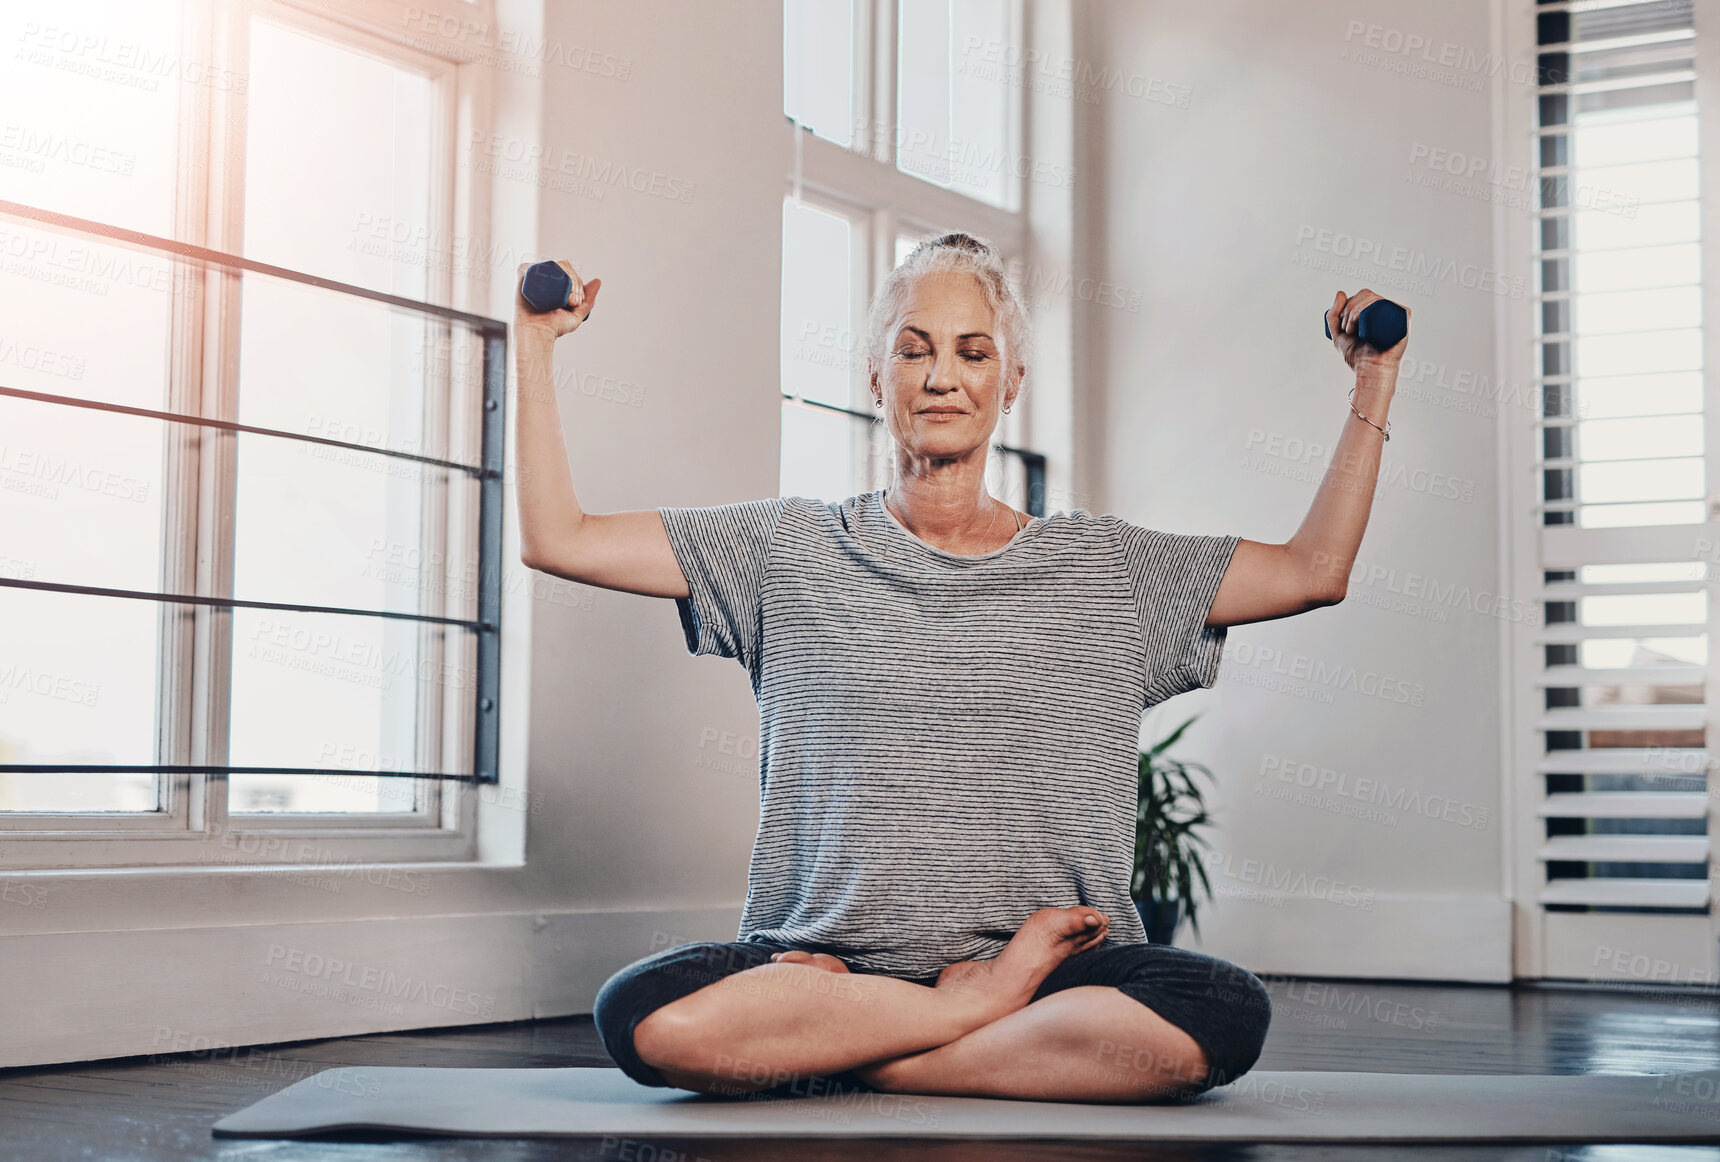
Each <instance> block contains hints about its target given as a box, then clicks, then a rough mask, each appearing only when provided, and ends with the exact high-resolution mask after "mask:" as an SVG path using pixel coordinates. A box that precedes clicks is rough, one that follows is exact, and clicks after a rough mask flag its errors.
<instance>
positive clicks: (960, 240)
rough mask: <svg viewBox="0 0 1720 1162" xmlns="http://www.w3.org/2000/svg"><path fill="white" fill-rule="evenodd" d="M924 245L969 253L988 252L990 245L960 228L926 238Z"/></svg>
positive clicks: (989, 251)
mask: <svg viewBox="0 0 1720 1162" xmlns="http://www.w3.org/2000/svg"><path fill="white" fill-rule="evenodd" d="M925 244H926V245H929V246H934V247H939V246H942V247H948V248H950V249H951V250H966V251H968V252H969V253H971V254H990V253H991V247H989V246H987V245H986V244H985V243H983V242H981V241H980V240H979V239H978V238H975V237H974V236H973V235H972V234H968V233H966V232H964V231H961V230H952V231H950V232H949V233H948V234H940V235H938V236H937V237H936V238H932V239H930V240H928V242H927V243H925Z"/></svg>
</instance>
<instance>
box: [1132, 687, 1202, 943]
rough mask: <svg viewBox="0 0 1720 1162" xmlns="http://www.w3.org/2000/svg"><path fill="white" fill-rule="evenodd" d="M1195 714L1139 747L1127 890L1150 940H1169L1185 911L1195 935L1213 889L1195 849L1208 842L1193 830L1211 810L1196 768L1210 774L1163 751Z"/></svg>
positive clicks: (1175, 739) (1167, 941) (1191, 721)
mask: <svg viewBox="0 0 1720 1162" xmlns="http://www.w3.org/2000/svg"><path fill="white" fill-rule="evenodd" d="M1198 717H1199V715H1193V716H1191V717H1190V718H1189V719H1188V720H1187V721H1185V722H1184V723H1183V724H1182V725H1181V726H1179V727H1177V728H1176V729H1175V730H1173V731H1171V732H1170V734H1168V735H1166V736H1165V737H1164V738H1163V739H1161V740H1160V741H1159V742H1157V743H1155V744H1154V745H1153V747H1152V749H1151V750H1144V751H1141V752H1140V763H1139V773H1140V791H1139V798H1138V800H1137V802H1136V806H1135V872H1134V875H1133V877H1132V878H1131V879H1130V881H1129V895H1130V896H1131V897H1132V898H1133V899H1134V901H1135V908H1136V910H1137V911H1139V912H1140V914H1141V924H1142V925H1143V926H1144V927H1145V928H1146V930H1147V939H1148V940H1150V941H1151V942H1152V943H1154V944H1169V943H1171V942H1172V940H1173V939H1174V938H1175V936H1176V931H1177V927H1178V926H1179V925H1180V924H1181V922H1182V920H1183V918H1184V917H1185V916H1186V917H1187V919H1188V922H1189V924H1190V925H1191V926H1192V927H1193V928H1194V930H1195V933H1196V934H1197V935H1198V934H1199V933H1200V922H1199V920H1198V919H1196V913H1197V912H1198V911H1199V909H1200V898H1201V896H1202V895H1203V894H1204V895H1205V896H1207V897H1210V896H1211V895H1212V884H1211V882H1210V881H1208V880H1207V878H1206V861H1205V860H1204V859H1203V858H1202V856H1201V850H1200V849H1207V848H1209V845H1208V844H1207V842H1206V840H1205V839H1204V838H1203V837H1202V836H1201V835H1200V834H1199V833H1198V832H1197V831H1196V829H1197V828H1201V827H1207V826H1210V825H1211V823H1212V816H1211V815H1209V814H1208V813H1207V809H1206V799H1205V797H1204V796H1203V795H1202V793H1201V789H1200V787H1198V786H1197V785H1196V784H1195V781H1194V776H1195V774H1197V773H1198V774H1201V775H1203V776H1205V777H1206V778H1207V779H1209V780H1210V779H1211V778H1212V772H1211V771H1210V770H1208V769H1207V768H1206V767H1204V766H1202V765H1201V764H1199V763H1189V762H1183V761H1182V760H1181V759H1173V758H1171V757H1170V756H1169V755H1167V754H1166V753H1165V752H1166V751H1167V750H1169V749H1170V748H1171V747H1172V746H1174V745H1175V744H1176V741H1177V740H1178V739H1179V738H1181V737H1182V735H1183V732H1184V731H1185V730H1187V729H1188V728H1189V725H1190V724H1191V723H1193V722H1194V720H1195V718H1198Z"/></svg>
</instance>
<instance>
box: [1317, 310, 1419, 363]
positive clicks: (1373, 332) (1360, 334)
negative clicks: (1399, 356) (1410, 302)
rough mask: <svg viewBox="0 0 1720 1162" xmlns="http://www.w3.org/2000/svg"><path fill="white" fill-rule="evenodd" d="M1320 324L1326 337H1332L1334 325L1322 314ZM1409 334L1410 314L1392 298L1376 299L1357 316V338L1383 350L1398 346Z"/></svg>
mask: <svg viewBox="0 0 1720 1162" xmlns="http://www.w3.org/2000/svg"><path fill="white" fill-rule="evenodd" d="M1320 326H1321V328H1322V329H1323V330H1324V331H1325V332H1326V338H1328V339H1330V338H1331V337H1332V325H1331V324H1330V323H1328V322H1326V316H1325V313H1324V312H1322V313H1321V315H1320ZM1407 334H1409V314H1408V312H1406V311H1405V310H1404V309H1403V308H1402V307H1400V306H1398V305H1397V304H1396V303H1394V302H1392V301H1391V300H1390V299H1375V300H1374V301H1373V302H1371V303H1369V304H1368V305H1367V306H1365V307H1363V308H1362V313H1361V314H1360V315H1358V316H1356V338H1358V339H1360V340H1361V341H1362V342H1364V343H1366V344H1367V345H1368V346H1369V347H1374V348H1377V349H1379V350H1381V351H1385V350H1388V349H1390V348H1392V347H1396V346H1397V345H1398V343H1399V342H1401V341H1402V340H1403V337H1404V336H1405V335H1407Z"/></svg>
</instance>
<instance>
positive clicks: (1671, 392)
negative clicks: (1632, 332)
mask: <svg viewBox="0 0 1720 1162" xmlns="http://www.w3.org/2000/svg"><path fill="white" fill-rule="evenodd" d="M1577 399H1578V405H1579V414H1581V415H1583V416H1585V417H1587V418H1589V419H1596V420H1598V419H1607V418H1609V417H1613V416H1652V415H1665V414H1667V413H1670V412H1699V411H1701V410H1702V376H1701V374H1700V373H1698V372H1685V373H1680V374H1674V375H1618V376H1613V377H1611V378H1608V379H1584V380H1583V381H1582V383H1581V384H1580V385H1579V387H1578V390H1577Z"/></svg>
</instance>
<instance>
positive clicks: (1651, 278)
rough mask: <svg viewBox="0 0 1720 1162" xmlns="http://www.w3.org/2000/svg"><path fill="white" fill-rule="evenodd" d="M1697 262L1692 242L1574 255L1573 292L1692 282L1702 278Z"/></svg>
mask: <svg viewBox="0 0 1720 1162" xmlns="http://www.w3.org/2000/svg"><path fill="white" fill-rule="evenodd" d="M1699 260H1700V247H1699V246H1697V245H1696V244H1695V243H1691V244H1689V245H1682V246H1653V247H1645V248H1643V249H1641V250H1605V251H1600V252H1598V253H1594V254H1578V255H1577V256H1576V273H1575V280H1574V286H1573V289H1574V290H1576V292H1577V293H1578V294H1592V293H1593V292H1595V291H1620V290H1634V289H1636V288H1638V287H1663V286H1681V285H1686V284H1691V283H1696V282H1700V281H1701V278H1702V272H1701V267H1700V261H1699Z"/></svg>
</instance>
